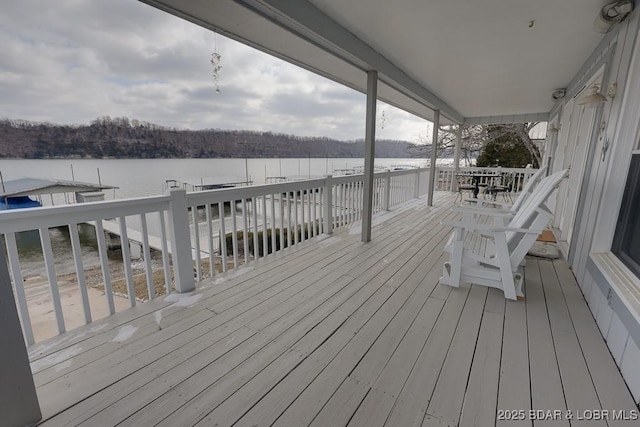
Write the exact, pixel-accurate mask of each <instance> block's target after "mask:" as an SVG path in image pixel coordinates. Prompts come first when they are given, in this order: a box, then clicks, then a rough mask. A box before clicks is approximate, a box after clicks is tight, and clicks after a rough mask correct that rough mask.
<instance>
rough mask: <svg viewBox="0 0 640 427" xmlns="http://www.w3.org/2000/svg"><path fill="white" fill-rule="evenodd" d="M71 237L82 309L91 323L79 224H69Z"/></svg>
mask: <svg viewBox="0 0 640 427" xmlns="http://www.w3.org/2000/svg"><path fill="white" fill-rule="evenodd" d="M69 237H70V238H71V251H72V252H73V261H74V262H75V265H76V277H77V278H78V290H79V291H80V297H81V298H82V311H83V313H84V323H85V324H87V325H88V324H89V323H91V306H90V305H89V295H88V293H87V278H86V276H85V274H84V266H83V264H82V248H81V246H80V236H79V235H78V224H76V223H72V224H69Z"/></svg>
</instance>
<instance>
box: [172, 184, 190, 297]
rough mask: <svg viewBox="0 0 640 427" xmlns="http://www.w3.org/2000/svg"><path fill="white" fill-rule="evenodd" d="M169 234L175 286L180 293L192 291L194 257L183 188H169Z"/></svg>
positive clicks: (185, 195) (185, 193)
mask: <svg viewBox="0 0 640 427" xmlns="http://www.w3.org/2000/svg"><path fill="white" fill-rule="evenodd" d="M168 195H169V196H170V199H171V200H170V201H169V234H170V239H171V251H172V253H173V258H172V261H173V275H174V277H175V288H176V291H177V292H179V293H183V292H189V291H192V290H193V289H194V288H195V287H196V284H195V281H194V280H193V257H192V256H191V232H190V231H189V215H188V213H187V212H188V209H189V208H188V206H187V192H186V191H185V190H182V189H178V188H172V189H170V190H169V194H168Z"/></svg>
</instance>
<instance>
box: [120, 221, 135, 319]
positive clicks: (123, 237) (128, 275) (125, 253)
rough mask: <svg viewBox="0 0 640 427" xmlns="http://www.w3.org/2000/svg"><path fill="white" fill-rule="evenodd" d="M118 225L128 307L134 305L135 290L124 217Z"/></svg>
mask: <svg viewBox="0 0 640 427" xmlns="http://www.w3.org/2000/svg"><path fill="white" fill-rule="evenodd" d="M118 223H119V224H120V248H121V251H122V266H123V268H124V277H125V279H126V282H127V293H128V294H129V305H131V307H135V305H136V290H135V288H134V282H133V272H132V271H131V250H130V248H129V236H128V235H127V221H126V219H125V217H123V216H121V217H119V218H118Z"/></svg>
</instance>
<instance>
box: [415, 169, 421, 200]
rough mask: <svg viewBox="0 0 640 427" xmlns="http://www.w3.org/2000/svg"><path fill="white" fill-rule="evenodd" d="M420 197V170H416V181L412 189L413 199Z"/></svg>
mask: <svg viewBox="0 0 640 427" xmlns="http://www.w3.org/2000/svg"><path fill="white" fill-rule="evenodd" d="M418 197H420V168H416V179H415V183H414V187H413V198H414V199H417V198H418Z"/></svg>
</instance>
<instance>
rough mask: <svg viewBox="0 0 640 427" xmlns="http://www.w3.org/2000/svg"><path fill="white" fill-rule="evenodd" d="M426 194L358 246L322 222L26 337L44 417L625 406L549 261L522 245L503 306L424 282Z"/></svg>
mask: <svg viewBox="0 0 640 427" xmlns="http://www.w3.org/2000/svg"><path fill="white" fill-rule="evenodd" d="M436 203H437V207H436V208H434V209H429V208H427V207H426V205H425V202H424V200H420V201H417V202H415V203H413V204H412V205H410V206H408V207H405V208H404V209H400V210H398V211H395V212H392V213H390V214H386V215H384V216H383V217H379V218H377V219H376V220H375V221H374V224H375V228H374V232H373V241H372V242H371V243H368V244H362V243H360V241H359V240H360V235H359V232H358V231H359V230H338V231H337V232H336V233H335V234H334V235H333V237H330V238H326V239H324V240H321V241H319V242H315V241H311V242H306V243H304V244H301V245H300V246H299V247H298V248H297V249H296V250H291V251H285V252H283V253H281V254H276V255H273V256H269V257H267V258H266V259H262V260H259V261H257V262H254V263H252V264H250V265H249V266H246V267H244V268H241V269H239V270H237V271H235V272H230V273H229V274H226V275H224V276H218V277H217V278H214V279H213V280H212V281H209V282H206V283H204V284H203V286H202V287H200V288H199V289H198V290H197V291H196V292H195V293H193V294H192V295H181V296H176V295H173V296H170V297H167V298H163V299H158V300H155V301H152V302H150V303H145V304H142V305H139V306H137V307H135V308H134V309H132V310H129V311H126V312H123V313H119V314H117V315H115V316H112V317H111V318H109V319H106V320H105V321H100V322H96V323H94V324H92V325H89V326H88V327H84V328H81V329H78V330H76V331H73V332H71V333H68V334H66V335H63V336H61V337H59V338H57V339H56V340H52V341H49V342H46V343H43V344H41V345H36V346H33V347H32V348H30V355H31V359H32V368H33V371H34V378H35V381H36V385H37V390H38V396H39V399H40V404H41V407H42V410H43V413H44V416H45V421H44V425H47V426H49V425H55V426H57V425H87V426H102V425H131V426H151V425H166V426H182V425H186V426H191V425H202V426H212V425H221V426H226V425H234V424H235V425H239V426H254V425H261V426H262V425H265V426H266V425H278V426H305V425H317V426H341V425H347V424H348V425H354V426H378V425H379V426H382V425H388V426H411V425H427V426H431V425H445V426H457V425H460V426H494V425H498V426H518V425H523V426H524V425H526V426H531V425H532V421H531V417H530V416H529V412H528V411H529V410H530V409H534V410H543V411H550V410H559V411H562V412H561V416H560V415H557V413H556V414H550V413H548V412H545V413H544V414H541V413H536V414H535V415H536V416H537V417H540V416H541V415H547V416H551V417H552V418H559V420H558V421H554V422H548V421H547V422H542V421H540V422H538V421H536V422H535V425H567V426H568V425H569V421H568V419H567V414H570V415H572V416H574V417H577V416H581V415H584V414H585V412H584V411H598V410H601V409H607V410H625V411H627V413H629V411H632V410H637V407H636V406H635V405H634V403H633V400H632V398H631V395H630V393H629V391H628V389H627V387H626V385H625V384H624V382H623V380H622V378H621V376H620V374H619V372H618V369H617V367H616V365H615V363H614V361H613V359H612V357H611V356H610V354H609V351H608V350H607V347H606V345H605V343H604V341H603V339H602V336H601V335H600V333H599V331H598V329H597V327H596V324H595V322H594V320H593V318H592V316H591V314H590V312H589V310H588V308H587V306H586V304H585V302H584V300H583V298H582V295H581V293H580V290H579V288H578V286H577V284H576V282H575V280H574V278H573V276H572V274H571V272H570V270H569V269H568V268H567V266H566V264H565V263H564V262H563V261H555V262H551V261H548V260H536V259H529V260H528V263H527V267H526V300H525V301H520V302H514V301H505V299H504V297H503V295H502V293H501V292H498V291H496V290H494V289H491V290H488V289H487V288H486V287H479V286H471V287H463V288H460V289H452V288H450V287H447V286H442V285H438V284H437V283H438V278H439V276H440V274H441V268H442V263H443V261H444V258H443V251H442V248H443V245H444V242H445V240H446V237H447V235H448V233H449V230H448V229H447V228H446V227H443V226H441V225H440V221H441V220H445V219H449V218H451V217H452V214H451V212H450V210H449V207H450V206H451V205H452V203H453V196H451V195H449V194H438V195H437V197H436ZM519 410H523V411H526V412H525V413H524V415H522V413H520V412H518V411H519ZM504 411H509V412H504ZM568 411H569V412H568ZM586 414H587V415H588V414H589V412H586ZM514 416H515V417H516V418H524V419H523V420H519V421H518V420H513V419H512V418H513V417H514ZM498 418H505V419H504V420H500V419H498ZM572 425H602V426H606V425H610V426H614V425H626V426H630V425H634V426H637V425H638V424H637V421H627V422H613V421H611V420H610V421H593V422H591V423H586V422H585V423H576V422H575V421H574V422H573V424H572Z"/></svg>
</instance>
